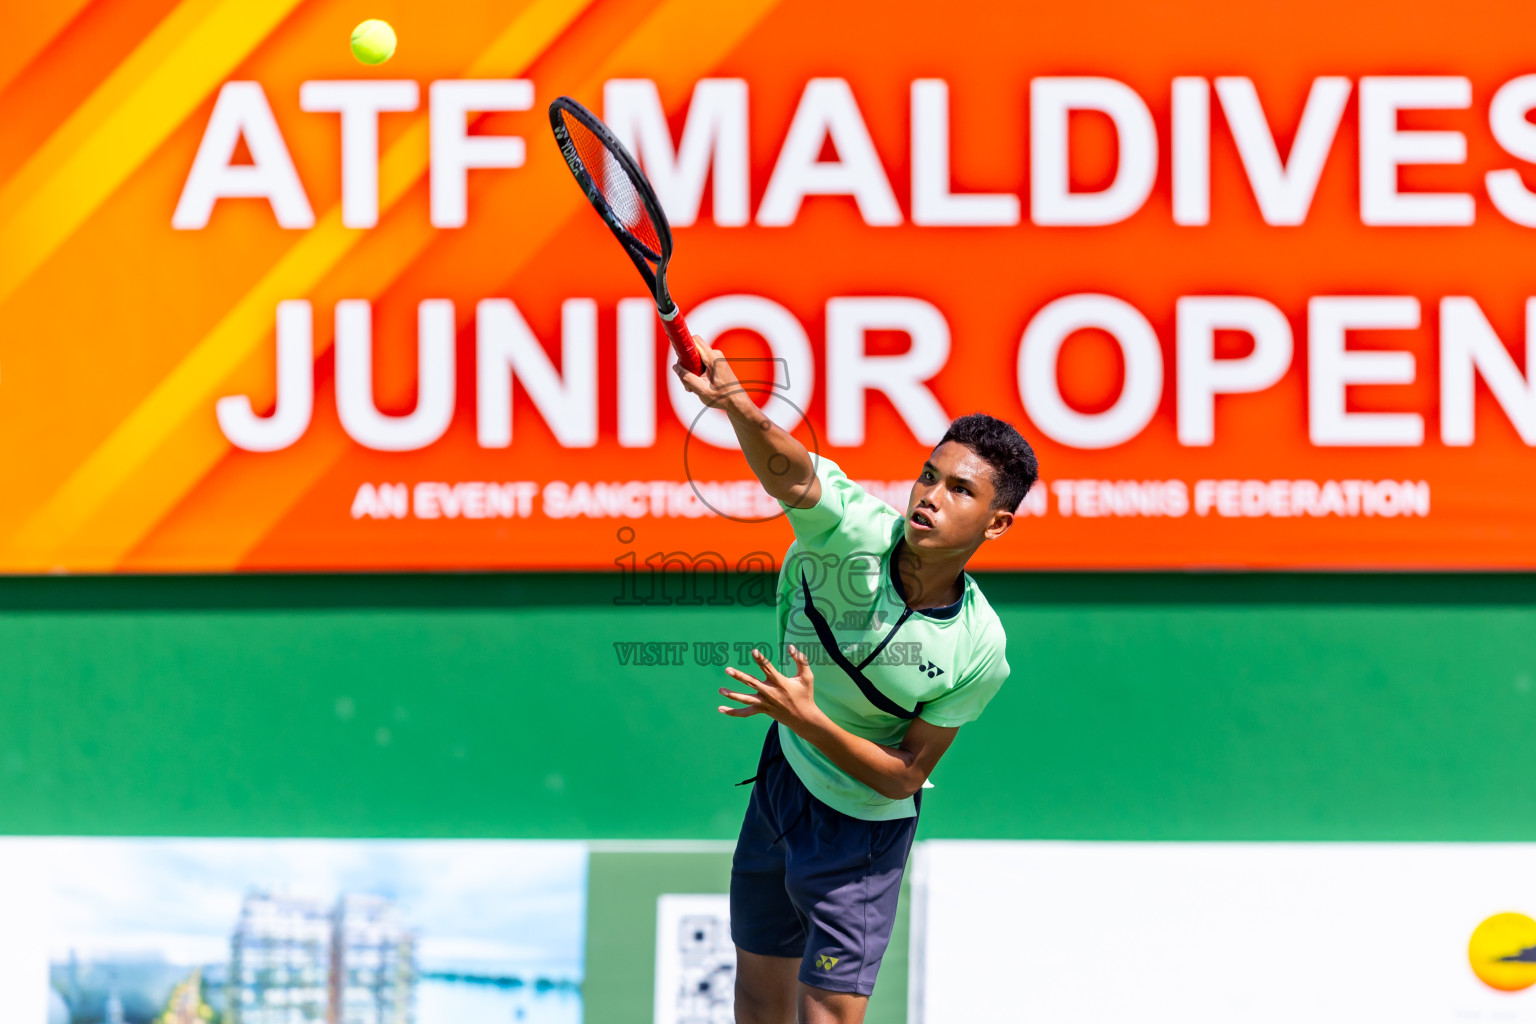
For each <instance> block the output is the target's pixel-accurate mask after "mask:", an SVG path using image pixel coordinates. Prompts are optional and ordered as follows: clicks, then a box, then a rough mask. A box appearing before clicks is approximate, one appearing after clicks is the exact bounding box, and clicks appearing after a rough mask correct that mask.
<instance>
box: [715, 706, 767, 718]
mask: <svg viewBox="0 0 1536 1024" xmlns="http://www.w3.org/2000/svg"><path fill="white" fill-rule="evenodd" d="M716 710H718V711H719V712H720V713H721V714H722V715H730V716H731V717H732V718H751V717H752V716H753V715H761V714H763V713H764V712H763V709H762V708H760V707H754V708H728V707H726V706H725V705H724V704H722V705H720V707H719V708H717V709H716Z"/></svg>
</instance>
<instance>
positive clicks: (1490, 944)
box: [1467, 914, 1536, 992]
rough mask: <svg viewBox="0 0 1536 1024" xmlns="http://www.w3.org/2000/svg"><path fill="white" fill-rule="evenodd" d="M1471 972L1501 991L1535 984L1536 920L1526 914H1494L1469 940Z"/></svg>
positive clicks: (1515, 990)
mask: <svg viewBox="0 0 1536 1024" xmlns="http://www.w3.org/2000/svg"><path fill="white" fill-rule="evenodd" d="M1467 960H1468V961H1469V962H1470V963H1471V964H1472V973H1473V974H1476V975H1477V976H1478V978H1479V979H1481V980H1482V982H1483V984H1485V985H1487V986H1488V987H1489V988H1496V989H1498V990H1499V991H1500V992H1519V991H1520V990H1521V989H1524V988H1530V987H1531V986H1532V985H1536V921H1533V920H1531V919H1530V918H1529V917H1526V916H1525V915H1524V914H1494V915H1493V916H1492V917H1490V918H1489V919H1488V920H1486V921H1484V922H1483V923H1482V924H1480V925H1478V926H1477V928H1476V930H1474V931H1473V932H1472V939H1471V941H1469V942H1468V943H1467Z"/></svg>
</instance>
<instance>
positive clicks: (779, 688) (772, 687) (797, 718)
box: [720, 644, 820, 730]
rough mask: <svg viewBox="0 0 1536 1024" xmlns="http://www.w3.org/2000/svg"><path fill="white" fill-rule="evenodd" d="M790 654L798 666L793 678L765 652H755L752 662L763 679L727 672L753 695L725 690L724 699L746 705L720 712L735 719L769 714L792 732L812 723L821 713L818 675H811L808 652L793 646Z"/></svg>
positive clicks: (721, 692) (743, 673) (736, 672)
mask: <svg viewBox="0 0 1536 1024" xmlns="http://www.w3.org/2000/svg"><path fill="white" fill-rule="evenodd" d="M789 654H790V657H792V658H794V659H795V667H796V668H797V669H798V671H797V672H796V673H795V674H794V675H792V676H786V675H785V674H784V673H782V672H780V671H779V670H778V669H776V668H774V667H773V662H771V661H769V660H768V659H767V658H766V657H764V656H763V653H762V652H761V651H753V652H752V659H753V660H754V661H756V662H757V667H758V668H760V669H762V672H763V678H762V679H757V678H756V677H754V676H749V675H747V674H746V673H745V672H742V671H739V670H737V669H734V668H728V669H726V670H725V674H726V675H728V676H730V677H731V678H732V679H734V680H736V681H737V682H739V683H746V684H747V685H748V686H750V687H751V688H752V692H751V693H736V692H735V691H733V690H727V689H725V688H724V687H721V688H720V695H721V696H722V697H729V698H730V699H731V700H734V701H735V702H736V703H738V704H742V705H745V706H744V707H739V708H733V707H726V706H724V705H721V707H720V713H721V714H724V715H730V716H731V717H732V718H750V717H751V716H753V715H767V716H768V717H770V718H772V719H773V720H774V721H776V722H778V723H779V724H780V725H783V726H785V727H786V728H789V729H791V730H793V729H794V727H795V725H796V724H797V723H802V722H808V721H811V720H812V719H813V718H814V717H815V716H816V715H818V714H820V710H819V709H818V708H817V707H816V691H815V687H814V686H813V685H812V684H813V682H814V680H815V676H813V675H812V674H811V663H810V661H808V660H807V659H806V657H805V653H804V652H803V651H801V650H800V649H799V648H798V647H796V646H794V645H793V644H791V645H790V647H789Z"/></svg>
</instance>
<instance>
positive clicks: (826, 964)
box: [816, 953, 838, 971]
mask: <svg viewBox="0 0 1536 1024" xmlns="http://www.w3.org/2000/svg"><path fill="white" fill-rule="evenodd" d="M837 959H838V958H837V957H835V956H827V954H825V953H817V954H816V966H817V967H820V968H821V969H822V970H824V971H830V970H831V969H832V968H834V967H836V966H837Z"/></svg>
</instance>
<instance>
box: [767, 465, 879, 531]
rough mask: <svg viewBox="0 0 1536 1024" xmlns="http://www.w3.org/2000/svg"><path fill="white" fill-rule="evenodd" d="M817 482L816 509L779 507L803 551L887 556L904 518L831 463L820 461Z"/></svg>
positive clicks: (817, 468) (817, 469)
mask: <svg viewBox="0 0 1536 1024" xmlns="http://www.w3.org/2000/svg"><path fill="white" fill-rule="evenodd" d="M816 479H818V480H820V481H821V500H819V501H818V502H816V504H815V505H813V506H812V507H810V508H793V507H791V506H789V505H784V503H783V502H780V503H779V504H781V505H784V514H785V517H786V518H787V519H788V520H789V525H790V526H791V527H793V528H794V531H795V540H796V541H798V542H799V547H800V549H801V550H802V551H805V552H813V553H817V554H822V553H827V554H836V555H850V554H854V553H858V552H880V553H883V552H884V551H885V549H886V548H888V547H889V546H890V543H891V530H892V528H893V526H894V525H895V521H896V520H898V519H900V518H901V514H900V513H898V512H897V511H896V510H895V509H893V508H891V506H889V505H887V504H886V503H885V502H883V501H881V500H880V499H879V498H877V497H875V496H874V495H873V494H870V493H869V492H868V491H866V490H865V489H864V488H862V487H860V486H859V485H858V484H856V483H854V482H853V481H852V480H850V479H848V477H847V475H846V474H845V473H844V472H843V471H842V469H841V468H840V467H839V466H838V465H837V463H835V462H833V461H832V460H831V459H827V458H820V457H817V464H816Z"/></svg>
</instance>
